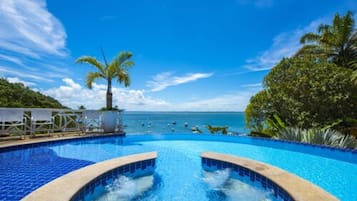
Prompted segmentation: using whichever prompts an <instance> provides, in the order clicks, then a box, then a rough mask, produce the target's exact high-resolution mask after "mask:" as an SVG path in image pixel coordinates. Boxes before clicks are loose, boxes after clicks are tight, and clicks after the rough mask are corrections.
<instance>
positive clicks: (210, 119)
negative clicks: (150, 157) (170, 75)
mask: <svg viewBox="0 0 357 201" xmlns="http://www.w3.org/2000/svg"><path fill="white" fill-rule="evenodd" d="M122 118H123V125H124V131H125V132H126V133H127V134H150V133H152V134H163V133H193V132H195V131H194V130H195V128H198V129H199V130H200V131H202V133H209V130H208V129H207V125H211V126H227V127H228V129H227V130H228V132H229V133H230V134H244V133H248V130H247V129H245V128H244V113H243V112H133V111H124V112H123V113H122ZM196 130H197V129H196Z"/></svg>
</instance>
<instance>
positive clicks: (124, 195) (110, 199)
mask: <svg viewBox="0 0 357 201" xmlns="http://www.w3.org/2000/svg"><path fill="white" fill-rule="evenodd" d="M153 184H154V177H153V175H149V176H144V177H139V178H136V179H132V178H129V177H126V176H122V175H121V176H119V177H118V178H117V179H115V180H114V181H113V183H112V184H109V185H107V186H106V187H105V190H106V191H105V193H104V194H103V195H101V196H100V197H98V198H97V199H95V201H129V200H133V199H135V198H137V197H140V196H141V195H143V194H144V193H145V192H146V191H148V190H149V189H151V187H152V186H153Z"/></svg>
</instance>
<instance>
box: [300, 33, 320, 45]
mask: <svg viewBox="0 0 357 201" xmlns="http://www.w3.org/2000/svg"><path fill="white" fill-rule="evenodd" d="M320 37H321V36H320V35H319V34H315V33H312V32H309V33H306V34H305V35H303V36H302V37H301V39H300V43H301V44H305V43H312V42H319V40H320Z"/></svg>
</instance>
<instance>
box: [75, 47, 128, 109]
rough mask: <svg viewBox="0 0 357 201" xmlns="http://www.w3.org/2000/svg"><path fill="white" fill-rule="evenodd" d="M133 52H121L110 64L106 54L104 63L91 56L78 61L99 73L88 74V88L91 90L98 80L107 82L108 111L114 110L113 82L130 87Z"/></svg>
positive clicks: (77, 61)
mask: <svg viewBox="0 0 357 201" xmlns="http://www.w3.org/2000/svg"><path fill="white" fill-rule="evenodd" d="M132 56H133V55H132V53H131V52H126V51H125V52H120V53H119V54H118V56H116V57H115V58H114V59H113V61H112V62H111V63H108V62H107V60H106V58H105V56H104V53H103V59H104V63H101V62H99V61H98V60H97V59H96V58H94V57H91V56H83V57H80V58H78V59H77V60H76V63H88V64H90V65H92V66H94V67H95V68H96V69H97V71H96V72H89V73H88V74H87V83H86V86H87V87H88V88H89V89H91V88H92V84H93V82H94V81H95V80H96V79H99V78H101V79H105V80H106V81H107V93H106V109H107V110H112V109H113V94H112V80H113V79H117V81H118V82H119V83H124V86H125V87H128V86H129V85H130V77H129V69H130V67H132V66H133V65H134V62H133V61H132V60H131V58H132Z"/></svg>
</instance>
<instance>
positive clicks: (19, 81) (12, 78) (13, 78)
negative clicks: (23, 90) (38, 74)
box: [6, 77, 36, 86]
mask: <svg viewBox="0 0 357 201" xmlns="http://www.w3.org/2000/svg"><path fill="white" fill-rule="evenodd" d="M6 79H7V81H9V82H10V83H22V84H24V85H25V86H35V85H36V84H35V83H33V82H27V81H23V80H21V79H19V78H18V77H8V78H6Z"/></svg>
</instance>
